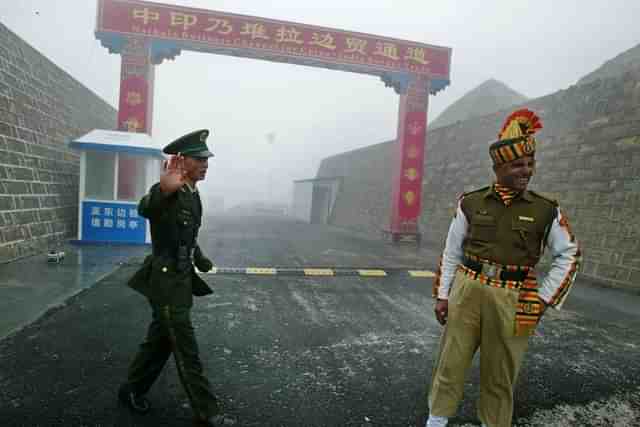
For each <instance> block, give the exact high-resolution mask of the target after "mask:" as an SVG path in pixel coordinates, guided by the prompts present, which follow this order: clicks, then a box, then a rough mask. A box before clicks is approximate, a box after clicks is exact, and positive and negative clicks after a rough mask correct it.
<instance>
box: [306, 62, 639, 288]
mask: <svg viewBox="0 0 640 427" xmlns="http://www.w3.org/2000/svg"><path fill="white" fill-rule="evenodd" d="M520 107H527V108H530V109H532V110H534V111H536V112H537V113H539V114H540V116H541V118H542V121H543V124H544V129H543V130H542V131H541V132H540V134H539V138H538V143H539V151H538V154H537V160H538V168H537V174H536V176H535V178H534V180H533V182H532V185H531V188H532V189H534V190H539V191H541V192H544V193H546V194H549V195H551V196H552V197H555V198H557V199H558V200H559V201H560V205H561V208H562V209H563V211H564V212H565V213H566V214H567V216H568V217H569V220H570V223H571V225H572V227H573V229H574V231H575V234H576V235H577V237H578V239H579V240H580V242H581V244H582V246H583V249H584V253H585V257H584V263H583V265H582V269H581V274H582V275H584V276H588V277H590V278H593V279H596V280H598V281H601V282H605V283H606V284H609V285H616V286H625V287H637V288H640V70H632V71H629V72H627V73H625V74H624V75H623V76H622V77H618V78H612V79H606V80H597V81H595V82H592V83H589V84H585V85H581V86H572V87H571V88H569V89H567V90H562V91H559V92H556V93H554V94H551V95H549V96H545V97H542V98H538V99H535V100H531V101H529V102H527V103H525V104H523V105H521V106H520ZM515 108H518V107H514V108H510V109H509V110H505V111H500V112H497V113H495V114H491V115H489V116H484V117H480V118H476V119H472V120H468V121H465V122H459V123H457V124H454V125H451V126H447V127H443V128H438V129H435V130H434V131H432V132H429V134H428V136H427V147H426V156H425V177H424V181H423V213H422V218H421V223H420V228H421V231H422V233H423V239H424V240H425V242H426V243H427V244H430V245H434V246H437V247H441V246H442V244H443V242H444V238H445V235H446V231H447V228H448V225H449V222H450V220H451V215H452V213H453V211H454V209H455V204H456V195H457V194H459V193H461V192H463V191H469V190H471V189H474V188H477V187H479V186H483V185H487V184H488V183H490V182H491V180H492V178H493V175H492V172H491V163H490V159H489V156H488V152H487V147H488V143H489V142H490V141H492V140H495V138H496V136H497V133H498V130H499V128H500V126H501V125H502V122H503V120H504V119H505V118H506V116H507V115H508V114H509V113H510V112H511V111H512V110H513V109H515ZM392 149H393V142H388V143H384V144H378V145H374V146H372V147H368V148H365V149H361V150H357V151H353V152H349V153H345V154H342V155H339V156H334V157H331V158H328V159H325V160H324V161H323V162H322V164H321V166H320V169H319V171H318V176H319V177H323V176H331V175H342V176H344V177H345V180H344V187H343V191H342V193H341V194H340V196H339V198H338V205H337V206H336V208H335V211H334V217H333V223H334V224H336V225H340V226H346V227H354V228H358V229H361V230H366V231H369V232H371V233H379V231H380V229H382V228H384V227H386V226H387V224H388V221H389V217H390V214H389V202H390V180H391V171H390V164H389V163H390V162H391V159H392V155H393V151H392Z"/></svg>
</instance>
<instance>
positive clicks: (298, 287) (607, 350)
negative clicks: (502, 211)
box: [0, 218, 640, 427]
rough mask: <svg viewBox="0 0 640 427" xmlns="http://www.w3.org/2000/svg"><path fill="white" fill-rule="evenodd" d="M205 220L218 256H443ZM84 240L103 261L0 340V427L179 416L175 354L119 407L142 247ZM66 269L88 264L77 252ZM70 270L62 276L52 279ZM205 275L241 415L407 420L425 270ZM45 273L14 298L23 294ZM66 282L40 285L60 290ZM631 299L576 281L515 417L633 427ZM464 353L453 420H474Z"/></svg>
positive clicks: (209, 332)
mask: <svg viewBox="0 0 640 427" xmlns="http://www.w3.org/2000/svg"><path fill="white" fill-rule="evenodd" d="M210 222H211V223H212V224H213V225H212V226H211V227H209V228H208V229H207V230H204V232H203V234H202V236H201V245H202V246H203V247H204V248H205V250H206V251H207V252H208V253H209V254H210V255H211V256H212V258H213V259H214V260H215V263H216V264H217V265H219V266H229V267H231V266H256V267H278V266H288V267H294V266H297V267H300V266H305V267H326V266H333V267H362V268H385V267H398V268H404V267H407V268H414V269H422V268H430V269H433V267H434V266H435V262H436V259H437V257H438V255H439V254H438V251H437V250H435V249H429V248H422V249H420V250H416V249H415V248H413V247H410V246H403V247H393V246H389V245H387V244H385V243H384V242H380V241H379V240H376V239H372V238H369V237H367V236H362V235H357V234H354V233H351V232H348V231H345V230H340V229H336V228H330V227H322V226H308V225H304V224H300V223H294V222H290V221H284V220H275V219H268V218H262V219H257V218H253V219H242V218H226V219H224V218H221V219H217V220H216V221H215V222H213V221H210ZM94 249H95V250H96V252H91V251H93V250H94ZM439 249H440V248H438V250H439ZM136 250H138V251H140V248H136ZM88 251H89V252H91V253H93V254H94V256H97V257H98V259H102V260H103V261H104V264H108V265H109V266H110V267H106V266H105V265H103V264H101V263H100V262H97V263H96V264H99V265H95V266H92V263H93V261H92V262H88V261H86V260H88V259H90V258H89V257H83V260H85V261H86V262H87V266H86V267H85V268H84V270H85V271H87V272H85V273H84V274H86V275H85V276H82V275H80V276H78V277H81V278H82V279H78V280H76V282H75V283H76V285H73V286H71V285H70V287H67V288H65V289H68V290H71V289H72V288H73V289H74V291H72V292H71V293H73V292H77V291H78V290H82V292H80V293H77V294H76V295H74V296H73V297H71V298H70V299H68V300H67V301H66V303H65V304H58V305H57V307H56V308H55V309H51V310H49V311H48V312H47V313H46V315H44V316H42V317H40V318H39V319H38V320H37V321H35V322H33V323H31V324H29V325H27V326H25V327H24V328H23V329H21V330H19V331H16V332H14V333H13V334H11V335H10V336H8V337H6V338H5V339H3V340H0V425H2V426H158V425H162V426H165V425H166V426H182V425H184V426H188V425H190V416H191V415H190V414H191V413H190V410H189V408H188V404H187V400H186V396H185V394H184V391H183V390H182V387H181V386H180V384H179V381H178V376H177V373H176V369H175V366H174V365H173V364H168V365H167V367H166V369H165V371H164V372H163V374H162V375H161V377H160V379H159V381H158V382H157V383H156V384H155V385H154V387H153V388H152V390H151V392H150V394H149V398H150V399H151V401H152V404H153V406H154V409H153V411H152V412H151V413H150V414H148V415H146V416H133V415H131V414H129V413H128V412H127V411H126V410H125V409H124V408H121V407H119V406H118V404H117V402H116V399H115V394H116V390H117V387H118V385H119V384H120V383H121V381H122V380H123V379H124V378H125V376H126V369H127V365H128V363H129V362H130V361H131V358H132V356H133V354H134V352H135V351H136V349H137V346H138V344H139V343H140V341H141V340H142V338H143V336H144V334H145V331H146V327H147V324H148V322H149V316H150V310H149V308H148V306H147V305H146V302H145V300H144V298H143V297H141V296H139V295H137V294H135V293H134V292H133V291H131V290H130V289H128V288H126V287H125V286H124V282H125V281H126V279H127V278H128V277H130V275H131V274H132V273H133V272H134V271H135V269H136V268H137V265H136V264H137V262H138V261H139V260H140V256H141V253H140V252H137V253H131V254H128V255H129V256H131V257H132V258H127V259H123V258H115V259H111V261H110V262H109V263H107V262H106V261H107V258H106V257H105V256H104V254H103V255H100V252H99V251H98V250H97V249H96V248H88ZM95 259H96V258H94V260H95ZM25 262H26V261H25ZM118 263H122V264H121V265H118ZM66 265H67V266H68V267H69V268H71V266H72V265H76V267H77V268H78V270H80V271H82V270H83V268H82V267H79V266H81V265H82V263H77V262H76V263H75V264H71V263H69V264H66ZM34 266H37V269H39V271H40V273H39V274H40V275H43V274H44V273H43V272H49V271H50V270H47V268H49V267H50V266H47V265H46V263H44V260H43V263H40V264H34V263H31V269H30V270H31V271H30V273H29V274H30V275H31V277H32V278H33V279H34V282H33V283H35V284H37V283H38V282H37V281H35V279H36V278H37V277H38V274H37V273H35V271H36V268H35V267H34ZM5 267H6V266H0V271H1V272H2V273H4V269H5ZM88 267H90V268H88ZM113 267H115V271H114V272H113V273H112V274H108V271H109V270H110V269H111V270H113V269H114V268H113ZM11 268H15V270H13V271H14V272H16V274H17V272H19V271H21V270H22V271H26V270H29V268H27V266H26V265H24V266H23V267H22V268H20V267H13V266H12V267H11ZM55 268H59V269H60V270H64V269H65V268H66V267H64V266H63V265H61V266H58V267H55ZM89 272H91V273H89ZM65 274H67V275H71V274H72V273H71V272H70V271H67V272H66V273H64V272H62V271H61V272H60V276H57V277H60V278H63V277H65ZM105 274H106V276H105ZM3 277H4V276H3ZM14 277H18V278H19V277H20V276H19V275H18V276H14ZM203 277H204V278H205V280H206V281H207V282H208V283H209V284H210V285H211V286H212V287H213V288H214V292H215V293H214V295H212V296H209V297H205V298H199V299H197V301H196V305H195V307H194V310H193V322H194V326H195V328H196V334H197V336H198V339H199V345H200V351H201V356H202V359H203V362H204V365H205V370H206V372H207V375H208V377H209V378H210V380H211V382H212V385H213V388H214V390H215V391H216V393H217V394H218V395H219V396H220V398H221V400H222V402H223V403H224V405H225V407H226V409H227V410H228V411H229V412H230V413H231V414H233V415H235V416H236V417H237V418H238V420H239V425H241V426H408V425H414V416H415V413H416V411H417V409H418V406H419V405H418V403H419V402H420V401H421V396H422V395H423V391H424V388H425V386H426V385H427V383H428V381H429V375H430V371H431V366H432V364H433V358H434V356H435V352H436V351H437V343H438V339H439V335H440V331H441V329H440V326H439V325H438V324H437V323H436V321H435V319H434V317H433V314H432V313H433V301H432V300H431V298H430V293H431V279H422V278H409V277H401V276H391V277H387V278H362V277H313V278H309V277H288V276H284V277H281V276H217V275H211V274H208V275H204V276H203ZM16 280H17V282H16V283H19V280H18V279H16ZM95 280H99V281H98V282H97V283H96V284H95V285H93V286H92V282H93V281H95ZM61 282H64V283H70V282H73V281H68V282H65V281H63V280H62V279H60V282H56V283H61ZM44 283H46V282H44V281H41V282H40V285H39V286H40V288H38V286H37V285H34V286H32V287H34V288H35V289H33V290H31V291H29V293H25V294H23V295H22V296H21V297H20V299H19V298H16V297H14V301H16V302H15V303H14V304H15V305H24V304H25V301H28V300H29V299H28V298H26V297H27V296H28V295H35V294H37V292H36V290H37V289H41V287H43V286H45V284H44ZM15 287H19V286H15ZM62 287H63V285H60V284H58V285H55V288H56V289H58V291H57V292H52V293H51V294H52V295H54V294H55V295H57V297H58V298H60V297H61V296H60V295H61V292H60V289H61V288H62ZM5 289H8V287H7V288H5V287H2V288H0V293H2V292H4V291H5ZM639 303H640V296H638V294H637V293H634V292H621V291H617V290H612V289H606V288H600V287H597V286H595V285H594V284H590V283H588V282H586V281H579V282H578V284H577V286H576V288H575V289H574V292H573V294H572V295H571V296H570V297H569V300H568V302H567V304H566V306H565V307H566V309H565V310H563V311H561V312H553V311H552V312H550V313H549V314H548V315H547V316H546V317H545V319H544V320H543V323H542V325H541V327H540V331H539V332H540V336H537V337H534V338H532V340H531V347H530V351H529V353H528V355H527V359H526V362H525V364H524V366H523V369H522V373H521V377H520V381H519V383H518V387H517V390H516V408H515V412H516V414H515V419H516V426H519V427H534V426H547V427H560V426H619V427H626V426H637V425H640V362H639V361H640V332H639V331H640V314H639V313H638V310H637V309H636V310H634V309H633V308H634V307H638V306H639ZM13 309H14V311H18V308H17V307H14V308H13ZM0 313H3V312H0ZM0 316H2V321H3V323H2V324H4V317H5V315H4V314H1V315H0ZM475 363H476V364H475V365H474V368H473V369H472V371H471V373H470V376H469V379H468V382H467V384H466V386H465V400H464V402H463V404H462V405H461V407H460V411H459V416H458V417H456V418H455V419H453V420H452V423H451V424H450V425H451V426H472V425H479V423H478V422H477V420H476V418H475V410H474V401H475V400H476V399H477V397H478V387H477V384H478V369H477V368H478V367H477V360H476V361H475Z"/></svg>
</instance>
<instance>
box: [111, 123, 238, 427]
mask: <svg viewBox="0 0 640 427" xmlns="http://www.w3.org/2000/svg"><path fill="white" fill-rule="evenodd" d="M208 135H209V131H207V130H205V129H203V130H198V131H195V132H191V133H189V134H187V135H184V136H183V137H181V138H178V139H177V140H175V141H173V142H172V143H171V144H169V145H167V146H166V147H165V148H164V149H163V152H164V153H166V154H170V155H172V157H171V159H170V160H169V162H168V163H167V164H166V165H165V170H164V172H163V173H162V175H161V177H160V182H159V183H157V184H154V185H153V186H152V187H151V189H150V190H149V193H148V194H146V195H145V196H144V197H143V198H142V199H141V200H140V203H139V204H138V212H139V214H140V215H141V216H143V217H145V218H147V219H148V220H149V223H150V226H151V240H152V246H153V253H152V255H149V256H148V257H147V258H146V259H145V261H144V264H143V266H142V268H141V269H140V270H139V271H138V272H137V273H136V274H135V275H134V276H133V277H132V278H131V280H130V281H129V283H128V285H129V286H130V287H131V288H133V289H135V290H136V291H138V292H140V293H142V294H143V295H144V296H145V297H147V299H148V300H149V303H150V305H151V308H152V313H153V318H152V321H151V324H150V325H149V330H148V332H147V337H146V339H145V341H144V342H143V343H142V345H141V346H140V350H139V351H138V354H137V355H136V356H135V358H134V360H133V362H132V363H131V366H130V367H129V374H128V377H127V381H126V382H125V383H124V384H123V385H122V386H121V388H120V390H119V393H118V397H119V399H120V401H121V402H122V403H124V404H125V405H126V406H127V407H129V408H130V409H131V410H133V411H135V412H138V413H145V412H147V411H148V410H149V409H150V405H149V401H148V400H147V399H146V397H145V394H146V393H147V392H148V391H149V389H150V388H151V386H152V384H153V383H154V382H155V380H156V379H157V378H158V376H159V375H160V372H161V371H162V369H163V367H164V365H165V363H166V362H167V360H168V359H169V356H171V354H173V357H174V359H175V362H176V367H177V370H178V374H179V375H180V381H181V382H182V385H183V386H184V389H185V391H186V394H187V397H188V398H189V401H190V403H191V407H192V409H193V411H194V425H196V426H221V425H232V424H234V423H235V422H234V421H233V420H232V419H230V418H228V417H225V416H223V415H222V414H221V413H220V408H219V405H218V402H217V399H216V398H215V396H214V395H213V393H212V392H211V387H210V385H209V381H208V380H207V378H206V377H205V376H204V375H203V368H202V363H201V361H200V357H199V354H198V344H197V342H196V337H195V334H194V330H193V326H192V324H191V307H192V305H193V295H196V296H203V295H208V294H211V293H212V291H211V289H210V288H209V286H208V285H207V284H206V283H205V282H204V281H203V280H202V279H201V278H200V277H199V276H198V275H197V274H196V271H195V269H194V264H195V266H196V267H198V269H199V270H201V271H208V270H210V269H211V268H212V267H213V264H212V262H211V261H210V260H209V259H208V258H207V257H206V256H204V255H203V253H202V251H201V250H200V247H199V246H198V244H197V236H198V229H199V228H200V224H201V220H202V203H201V201H200V195H199V194H198V191H197V190H196V183H197V182H198V181H200V180H202V179H204V178H205V175H206V173H207V167H208V158H209V157H211V156H213V154H211V152H210V151H209V149H208V148H207V145H206V140H207V137H208Z"/></svg>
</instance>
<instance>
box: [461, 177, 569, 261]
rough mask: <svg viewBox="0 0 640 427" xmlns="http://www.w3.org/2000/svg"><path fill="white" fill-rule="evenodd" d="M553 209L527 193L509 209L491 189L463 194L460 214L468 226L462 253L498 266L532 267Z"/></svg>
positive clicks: (547, 201)
mask: <svg viewBox="0 0 640 427" xmlns="http://www.w3.org/2000/svg"><path fill="white" fill-rule="evenodd" d="M557 206H558V204H557V203H556V202H555V201H554V200H551V199H548V198H546V197H544V196H542V195H540V194H538V193H535V192H533V191H529V190H527V191H524V192H523V193H521V194H519V195H518V196H516V198H515V199H513V201H512V203H511V205H510V206H505V204H504V203H503V202H502V200H501V199H500V196H498V195H497V194H496V192H495V191H494V190H493V187H492V186H490V187H484V188H481V189H479V190H476V191H473V192H470V193H466V194H464V195H463V198H462V211H463V212H464V214H465V216H466V218H467V221H468V222H469V229H468V232H467V236H466V238H465V241H464V243H463V250H464V253H465V254H466V255H472V256H476V257H479V258H483V259H486V260H489V261H493V262H495V263H497V264H502V265H519V266H529V267H533V266H535V265H536V264H537V263H538V261H539V260H540V257H541V255H542V250H543V248H544V244H545V243H546V242H545V241H546V238H547V235H548V233H549V230H550V228H551V224H552V222H553V220H554V219H555V217H556V214H557V209H556V208H557Z"/></svg>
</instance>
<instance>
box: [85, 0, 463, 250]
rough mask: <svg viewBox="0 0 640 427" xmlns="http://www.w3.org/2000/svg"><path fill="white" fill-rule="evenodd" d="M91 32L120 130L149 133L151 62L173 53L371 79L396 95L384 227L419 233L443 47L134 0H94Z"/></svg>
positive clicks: (443, 76) (443, 72)
mask: <svg viewBox="0 0 640 427" xmlns="http://www.w3.org/2000/svg"><path fill="white" fill-rule="evenodd" d="M95 36H96V38H97V39H98V40H100V42H101V43H102V45H103V46H104V47H106V48H108V49H109V52H110V53H116V54H119V55H120V56H121V57H122V64H121V68H120V97H119V108H118V129H119V130H124V131H129V132H142V133H147V134H151V129H152V121H153V87H154V70H155V66H157V65H160V64H161V63H162V62H163V61H164V60H167V59H175V58H176V57H177V56H178V55H180V53H181V52H182V51H183V50H193V51H199V52H209V53H216V54H222V55H233V56H239V57H246V58H254V59H262V60H267V61H274V62H284V63H289V64H298V65H306V66H312V67H321V68H329V69H334V70H341V71H348V72H354V73H361V74H369V75H375V76H379V77H380V78H381V80H382V81H383V82H384V83H385V85H386V86H387V87H392V88H393V89H394V90H395V92H396V93H397V94H398V95H399V96H400V107H399V111H398V114H399V117H398V130H397V139H396V149H395V156H394V159H393V162H394V165H393V175H392V177H391V179H392V186H391V188H392V194H391V198H392V199H391V215H390V220H389V228H388V231H389V232H390V233H391V236H392V238H393V239H394V240H398V239H401V238H403V237H411V238H419V236H420V233H419V230H418V220H419V217H420V212H421V204H422V203H421V202H422V177H423V172H424V170H423V169H424V151H425V145H426V135H427V108H428V101H429V95H430V94H436V93H437V92H439V91H440V90H442V89H444V88H445V87H446V86H447V85H448V84H449V83H450V66H451V49H450V48H448V47H443V46H434V45H429V44H424V43H417V42H413V41H407V40H399V39H393V38H388V37H381V36H376V35H372V34H364V33H358V32H348V31H343V30H338V29H333V28H326V27H318V26H313V25H306V24H300V23H295V22H287V21H280V20H273V19H266V18H259V17H254V16H248V15H238V14H232V13H226V12H218V11H212V10H204V9H194V8H188V7H181V6H173V5H168V4H160V3H151V2H145V1H137V0H98V9H97V20H96V31H95Z"/></svg>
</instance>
